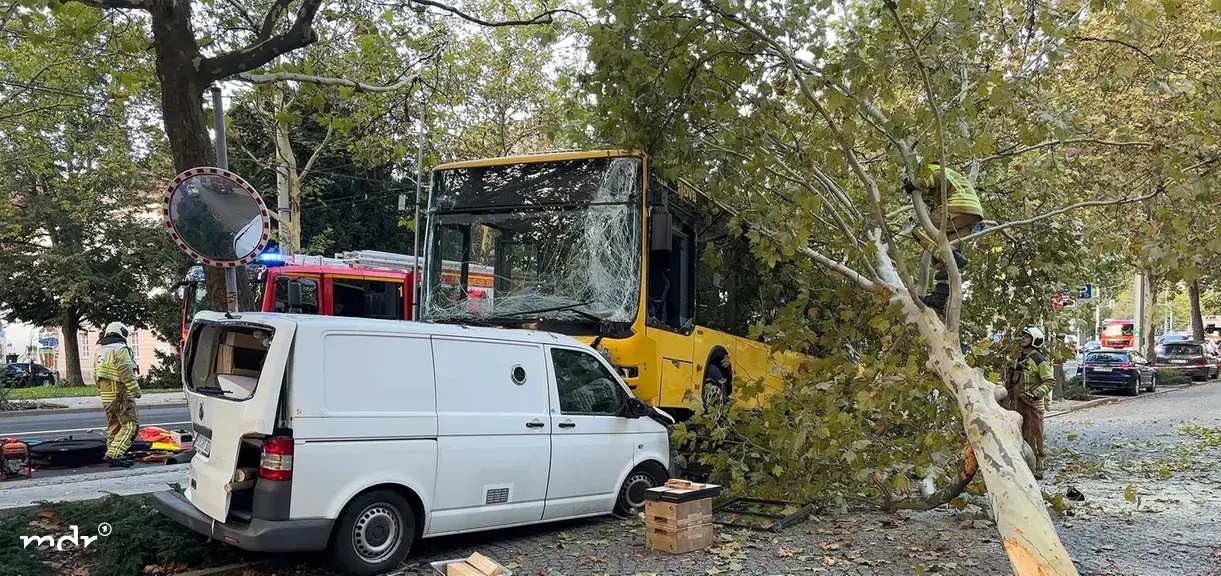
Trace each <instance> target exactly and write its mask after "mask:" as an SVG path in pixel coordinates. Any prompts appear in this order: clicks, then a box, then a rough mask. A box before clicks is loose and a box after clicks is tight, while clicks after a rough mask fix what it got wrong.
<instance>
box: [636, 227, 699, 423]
mask: <svg viewBox="0 0 1221 576" xmlns="http://www.w3.org/2000/svg"><path fill="white" fill-rule="evenodd" d="M650 244H651V246H653V247H658V246H664V245H661V244H652V242H650ZM647 286H648V298H646V304H647V306H648V309H647V310H646V311H645V312H646V314H647V316H646V328H645V333H646V334H647V335H648V336H649V338H651V339H652V340H653V342H655V343H656V346H657V357H658V359H659V361H660V362H661V366H660V371H659V372H660V380H659V386H658V390H656V391H655V392H654V391H652V390H636V391H635V392H636V395H637V396H640V398H641V399H642V400H644V401H646V402H649V403H651V404H654V405H657V406H682V405H683V404H684V399H685V398H684V397H685V396H686V393H687V391H688V390H690V391H692V392H694V394H695V398H696V401H697V402H698V399H699V393H700V388H699V386H698V384H697V383H698V382H701V381H702V379H703V368H704V367H703V362H704V358H700V359H698V362H699V363H700V365H701V366H700V368H701V370H699V371H697V370H696V366H695V364H696V362H697V360H696V358H694V352H695V338H693V334H694V332H695V322H694V319H695V234H694V230H693V229H692V228H691V227H690V226H687V225H684V224H683V223H681V222H680V221H679V220H678V219H674V221H673V226H672V229H671V230H670V246H669V250H651V251H650V252H649V269H648V280H647ZM654 394H655V395H654Z"/></svg>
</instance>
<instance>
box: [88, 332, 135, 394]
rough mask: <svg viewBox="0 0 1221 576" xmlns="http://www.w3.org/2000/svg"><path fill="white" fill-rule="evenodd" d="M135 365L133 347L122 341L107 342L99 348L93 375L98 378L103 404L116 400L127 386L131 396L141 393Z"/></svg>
mask: <svg viewBox="0 0 1221 576" xmlns="http://www.w3.org/2000/svg"><path fill="white" fill-rule="evenodd" d="M135 365H136V363H135V360H133V359H132V355H131V349H130V348H128V347H127V345H126V344H124V343H122V342H115V343H113V344H105V345H103V346H102V347H101V348H99V349H98V355H97V362H96V363H95V364H94V367H93V375H94V378H96V379H97V383H98V392H99V393H101V395H102V405H106V404H109V403H111V402H112V401H114V399H115V397H117V396H118V395H119V390H120V389H121V388H126V390H127V392H128V394H129V396H131V397H137V396H139V395H140V387H139V386H138V385H136V376H135Z"/></svg>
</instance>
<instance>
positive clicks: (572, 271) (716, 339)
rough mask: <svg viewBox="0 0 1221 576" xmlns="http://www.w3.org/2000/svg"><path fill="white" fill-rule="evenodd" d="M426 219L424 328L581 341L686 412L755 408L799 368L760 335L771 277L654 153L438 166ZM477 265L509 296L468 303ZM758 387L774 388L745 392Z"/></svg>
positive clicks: (646, 396) (641, 390) (723, 213)
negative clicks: (507, 331)
mask: <svg viewBox="0 0 1221 576" xmlns="http://www.w3.org/2000/svg"><path fill="white" fill-rule="evenodd" d="M427 216H428V218H427V221H426V232H425V251H424V254H425V258H426V260H427V261H428V264H426V266H425V270H426V271H425V273H424V278H423V294H422V296H421V303H420V315H421V319H422V320H424V321H435V322H453V323H470V324H482V325H495V326H504V327H511V328H527V329H538V330H545V331H550V332H557V333H562V334H566V335H570V336H574V337H576V338H577V339H578V340H581V341H582V342H586V343H588V344H590V345H591V346H592V347H593V348H594V349H595V350H597V351H599V352H600V353H602V354H603V355H604V356H605V357H607V358H608V360H610V362H611V363H612V364H613V365H614V366H615V367H616V368H617V369H618V370H619V372H620V374H621V376H622V377H623V379H624V380H625V381H626V382H627V383H628V386H629V387H630V388H631V389H632V390H633V392H634V393H635V395H636V396H637V397H639V398H640V399H642V400H644V401H646V402H648V403H650V404H652V405H654V406H657V407H660V408H663V409H667V410H668V411H671V412H672V413H674V414H675V415H677V416H679V417H684V416H689V415H690V412H691V410H692V409H695V408H698V407H699V406H700V405H701V404H702V405H704V406H707V405H709V404H715V403H721V402H725V401H726V400H727V399H733V400H734V401H739V402H744V403H745V404H746V405H748V406H749V405H751V404H753V403H755V402H758V401H760V400H762V399H763V398H765V397H766V395H767V394H770V393H774V392H775V391H776V390H779V389H780V388H781V386H782V385H783V381H784V377H785V374H786V373H787V372H791V371H794V370H796V369H797V367H798V365H799V363H800V361H801V357H800V356H799V355H797V354H790V353H784V354H774V353H772V352H771V351H770V348H769V346H768V345H767V344H765V343H763V342H761V341H758V340H755V339H750V338H748V337H747V335H748V334H749V332H750V328H751V326H752V325H754V324H757V323H759V322H765V321H767V320H768V319H769V318H768V316H769V314H770V313H773V312H775V311H777V310H779V309H780V308H781V307H782V306H783V302H779V301H768V299H767V298H763V297H761V294H760V292H759V291H760V290H761V286H760V282H759V276H760V273H759V271H760V270H763V268H761V267H759V266H758V265H757V263H756V262H752V261H750V260H751V259H753V256H752V253H751V250H750V246H749V243H748V241H747V240H746V239H744V238H741V237H740V236H739V235H737V234H730V233H729V230H728V225H729V221H730V219H731V215H730V214H729V212H728V211H727V210H726V209H724V207H722V206H719V205H717V204H716V203H715V202H713V201H712V200H711V199H710V198H708V197H707V196H705V195H704V194H702V193H699V192H697V191H696V189H695V188H694V187H692V186H690V185H688V184H687V183H685V182H681V181H679V182H672V181H666V180H665V179H663V178H662V177H661V176H660V174H659V172H658V171H657V170H655V169H653V167H651V166H650V164H649V159H648V158H647V157H646V156H645V155H644V154H642V153H636V152H629V151H618V150H594V151H580V152H561V153H548V154H532V155H525V156H514V157H502V158H490V159H483V160H474V161H466V162H458V163H451V164H445V165H442V166H438V167H437V168H436V169H434V170H433V172H432V175H431V186H430V187H429V194H428V204H427ZM443 261H444V262H445V263H447V265H446V266H442V265H441V263H442V262H443ZM713 261H715V262H718V263H719V265H718V266H716V267H713V266H710V265H709V264H708V263H709V262H713ZM449 262H457V263H458V269H457V275H456V277H455V276H454V271H453V269H452V268H451V267H450V266H448V263H449ZM479 270H490V272H491V275H492V277H493V281H492V284H493V286H492V288H493V289H494V291H495V294H496V298H495V299H494V300H492V301H490V302H489V303H486V304H482V305H480V306H471V305H470V299H471V296H470V293H469V288H470V287H471V286H475V285H476V282H477V281H478V278H479V276H478V273H477V271H479ZM773 300H775V299H773ZM758 381H762V383H763V385H764V393H763V394H762V395H760V396H758V397H756V398H754V399H746V398H742V397H739V396H737V395H735V394H734V389H735V386H737V387H739V388H740V387H741V386H742V385H743V384H744V383H748V382H752V383H753V382H758Z"/></svg>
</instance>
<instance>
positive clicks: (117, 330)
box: [102, 322, 128, 340]
mask: <svg viewBox="0 0 1221 576" xmlns="http://www.w3.org/2000/svg"><path fill="white" fill-rule="evenodd" d="M127 335H128V330H127V326H124V325H123V323H122V322H111V323H110V324H107V325H106V330H105V331H104V332H102V336H118V337H120V338H122V339H124V340H126V339H127Z"/></svg>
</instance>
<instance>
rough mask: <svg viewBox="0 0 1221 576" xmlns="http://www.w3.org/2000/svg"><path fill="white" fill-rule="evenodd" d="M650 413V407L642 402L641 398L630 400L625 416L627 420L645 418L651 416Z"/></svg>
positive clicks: (624, 412)
mask: <svg viewBox="0 0 1221 576" xmlns="http://www.w3.org/2000/svg"><path fill="white" fill-rule="evenodd" d="M650 411H651V410H650V408H649V405H648V404H645V403H644V402H642V401H641V400H640V399H639V398H628V399H627V406H626V407H625V409H624V411H623V415H624V416H625V417H627V418H644V417H645V416H648V415H649V412H650Z"/></svg>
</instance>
